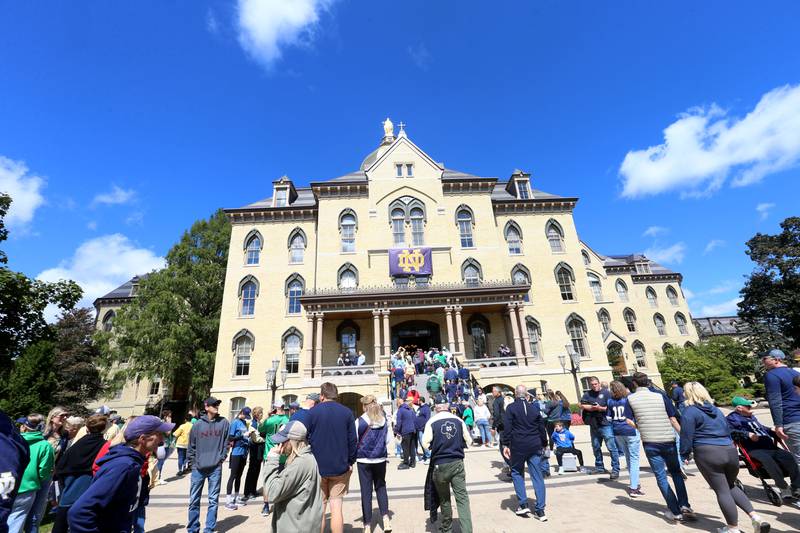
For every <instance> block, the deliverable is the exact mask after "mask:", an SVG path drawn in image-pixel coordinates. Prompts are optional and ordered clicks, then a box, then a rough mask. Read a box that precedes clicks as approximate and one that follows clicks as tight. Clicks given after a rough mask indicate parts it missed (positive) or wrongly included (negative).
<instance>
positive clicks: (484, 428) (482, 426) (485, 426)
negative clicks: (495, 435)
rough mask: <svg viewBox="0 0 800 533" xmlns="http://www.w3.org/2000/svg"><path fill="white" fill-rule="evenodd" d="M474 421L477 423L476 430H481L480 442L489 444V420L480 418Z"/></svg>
mask: <svg viewBox="0 0 800 533" xmlns="http://www.w3.org/2000/svg"><path fill="white" fill-rule="evenodd" d="M475 423H476V424H477V425H478V430H479V431H480V432H481V441H483V442H482V444H489V443H490V442H492V432H491V431H490V430H489V427H490V426H489V421H488V420H484V419H481V420H478V421H476V422H475Z"/></svg>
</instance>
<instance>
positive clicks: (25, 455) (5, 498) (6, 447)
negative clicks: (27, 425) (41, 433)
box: [0, 411, 30, 531]
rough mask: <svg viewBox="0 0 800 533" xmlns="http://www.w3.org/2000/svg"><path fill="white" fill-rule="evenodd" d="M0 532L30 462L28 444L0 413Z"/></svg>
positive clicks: (8, 419)
mask: <svg viewBox="0 0 800 533" xmlns="http://www.w3.org/2000/svg"><path fill="white" fill-rule="evenodd" d="M0 450H3V453H0V479H2V480H3V482H2V483H0V531H2V530H3V527H4V526H6V523H7V521H8V515H9V514H10V513H11V507H12V505H13V504H14V498H16V496H17V489H18V488H19V484H20V482H21V480H22V476H23V473H24V472H25V466H26V465H27V464H28V462H29V461H30V452H29V451H28V444H27V443H26V442H25V440H23V438H22V437H21V436H20V435H19V433H18V432H17V429H16V428H15V427H14V424H13V423H12V422H11V419H10V418H8V416H6V414H5V413H4V412H2V411H0ZM6 531H7V529H6Z"/></svg>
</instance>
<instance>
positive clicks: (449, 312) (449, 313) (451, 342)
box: [444, 305, 456, 353]
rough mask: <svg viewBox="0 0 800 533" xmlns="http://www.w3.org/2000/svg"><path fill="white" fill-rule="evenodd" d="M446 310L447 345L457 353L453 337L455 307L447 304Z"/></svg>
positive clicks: (451, 350)
mask: <svg viewBox="0 0 800 533" xmlns="http://www.w3.org/2000/svg"><path fill="white" fill-rule="evenodd" d="M444 312H445V317H444V320H445V322H446V323H447V347H448V349H449V350H450V352H451V353H455V351H456V342H455V339H453V308H452V307H450V306H449V305H447V306H445V308H444Z"/></svg>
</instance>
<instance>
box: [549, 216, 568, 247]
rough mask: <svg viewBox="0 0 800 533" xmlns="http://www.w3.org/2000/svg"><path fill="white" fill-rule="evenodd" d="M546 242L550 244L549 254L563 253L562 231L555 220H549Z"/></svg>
mask: <svg viewBox="0 0 800 533" xmlns="http://www.w3.org/2000/svg"><path fill="white" fill-rule="evenodd" d="M546 233H547V242H549V243H550V251H551V252H557V253H558V252H563V251H564V231H563V230H562V229H561V226H559V225H558V222H556V221H555V220H551V221H550V222H548V224H547V229H546Z"/></svg>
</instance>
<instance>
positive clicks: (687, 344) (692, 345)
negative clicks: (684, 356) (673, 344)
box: [683, 341, 694, 349]
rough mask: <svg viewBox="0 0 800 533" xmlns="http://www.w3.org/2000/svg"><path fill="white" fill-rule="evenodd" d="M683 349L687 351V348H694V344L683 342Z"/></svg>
mask: <svg viewBox="0 0 800 533" xmlns="http://www.w3.org/2000/svg"><path fill="white" fill-rule="evenodd" d="M683 347H684V348H687V349H688V348H694V343H691V342H689V341H686V342H684V343H683Z"/></svg>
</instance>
